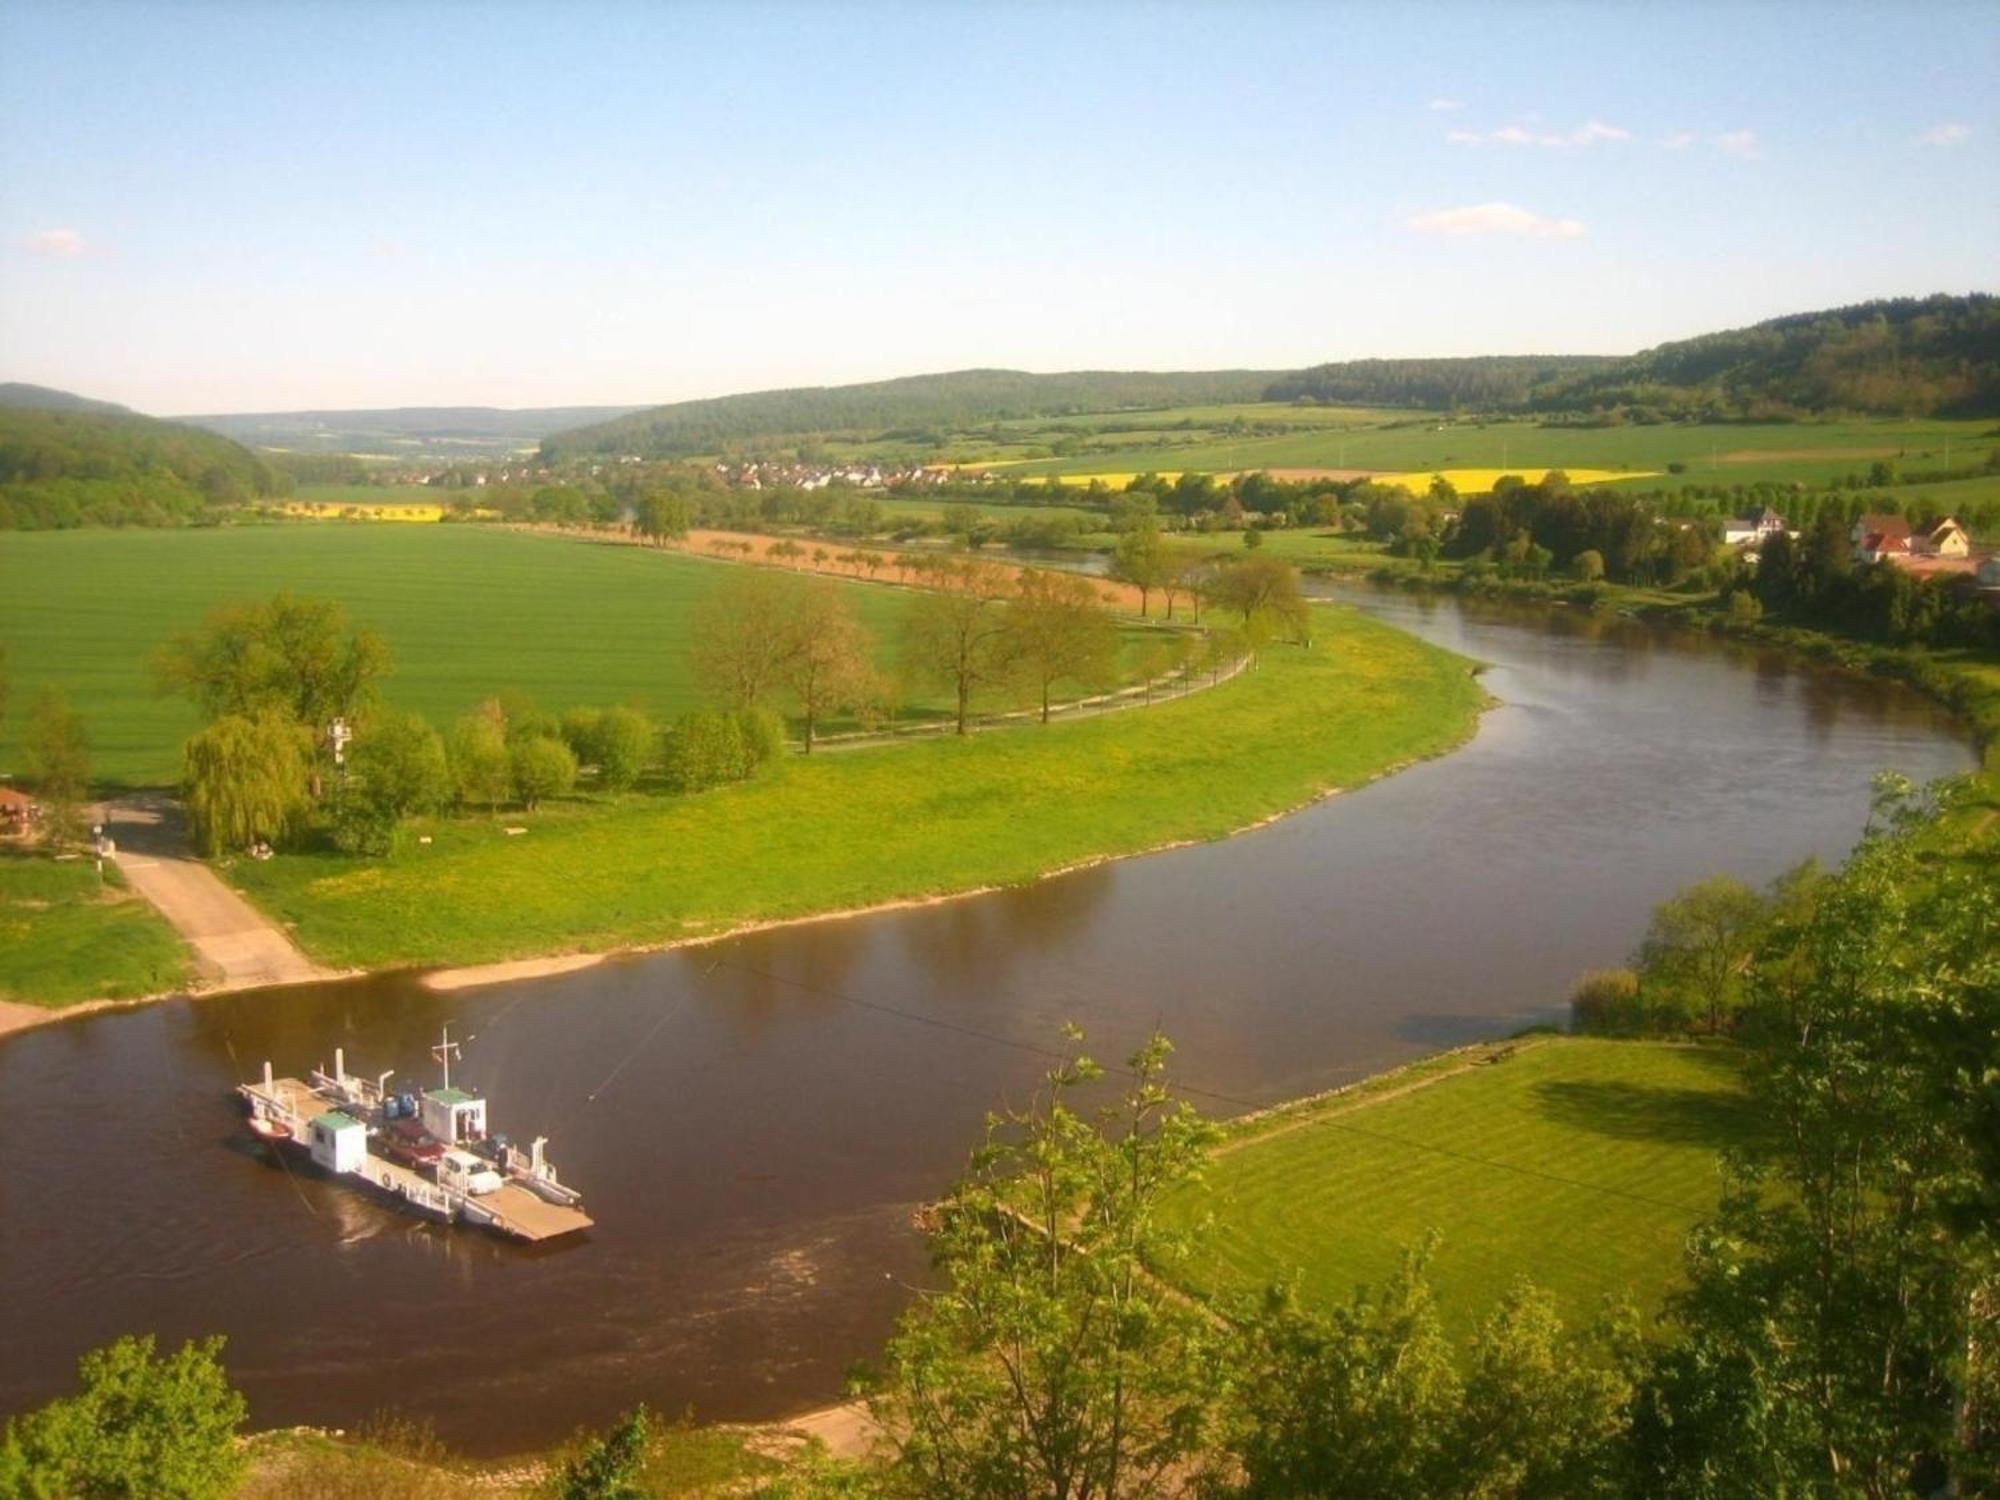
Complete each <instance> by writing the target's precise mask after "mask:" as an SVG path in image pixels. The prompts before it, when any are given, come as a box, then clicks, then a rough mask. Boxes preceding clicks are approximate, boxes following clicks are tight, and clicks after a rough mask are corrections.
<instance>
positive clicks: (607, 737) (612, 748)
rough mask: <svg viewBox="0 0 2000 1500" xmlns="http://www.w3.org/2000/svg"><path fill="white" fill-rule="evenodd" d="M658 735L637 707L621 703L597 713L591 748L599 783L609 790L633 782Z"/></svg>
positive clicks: (644, 765) (617, 788) (649, 754)
mask: <svg viewBox="0 0 2000 1500" xmlns="http://www.w3.org/2000/svg"><path fill="white" fill-rule="evenodd" d="M658 738H659V731H658V730H657V729H656V728H654V726H653V721H652V720H651V719H649V718H647V717H646V715H644V714H643V713H641V712H639V710H638V709H636V708H626V707H624V706H623V705H619V706H616V707H612V708H607V709H605V710H604V712H603V713H601V714H599V715H598V716H597V728H596V734H595V739H594V745H593V751H592V756H593V759H594V760H595V762H596V765H597V781H598V785H599V786H601V787H603V788H604V789H605V790H606V791H608V792H623V791H627V790H629V789H630V788H631V787H633V786H634V785H636V784H637V782H638V780H639V773H640V772H641V771H643V770H645V769H646V762H647V761H648V759H650V758H651V756H652V753H653V745H654V743H655V742H656V741H657V740H658Z"/></svg>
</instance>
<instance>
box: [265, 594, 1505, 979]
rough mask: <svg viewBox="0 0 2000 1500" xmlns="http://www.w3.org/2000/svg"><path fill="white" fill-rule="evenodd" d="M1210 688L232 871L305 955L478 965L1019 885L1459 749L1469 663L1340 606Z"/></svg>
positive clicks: (1470, 683) (1222, 826) (1213, 829)
mask: <svg viewBox="0 0 2000 1500" xmlns="http://www.w3.org/2000/svg"><path fill="white" fill-rule="evenodd" d="M1317 613H1318V619H1317V625H1316V638H1315V643H1314V645H1313V647H1312V648H1311V649H1310V650H1307V649H1302V648H1298V647H1283V646H1279V647H1273V648H1271V649H1270V650H1269V651H1267V652H1266V654H1265V657H1264V660H1263V662H1262V664H1261V665H1260V666H1259V667H1258V668H1257V669H1256V670H1255V671H1253V672H1246V673H1244V674H1243V675H1241V676H1240V677H1238V678H1236V679H1235V680H1233V681H1231V682H1228V683H1225V684H1223V685H1222V686H1221V687H1218V688H1214V689H1211V690H1209V691H1207V692H1202V693H1197V694H1194V695H1193V696H1190V697H1187V698H1184V699H1178V700H1174V701H1171V702H1162V703H1159V704H1156V705H1155V706H1154V707H1152V708H1149V709H1135V710H1131V711H1128V712H1124V713H1117V714H1111V715H1107V716H1105V717H1102V718H1098V719H1091V720H1084V721H1078V722H1073V723H1057V724H1054V725H1050V726H1047V727H1035V726H1027V727H1022V728H1018V729H1010V730H1005V731H1000V732H995V733H989V734H984V735H976V736H974V737H973V738H971V739H970V740H967V741H957V740H939V741H933V742H927V743H913V744H906V745H894V746H886V747H881V748H876V749H870V750H866V751H860V752H854V753H850V754H845V755H834V754H823V755H818V756H814V757H812V758H810V759H790V760H788V761H786V762H784V763H783V764H782V765H781V766H780V767H779V768H778V769H777V770H776V771H775V772H774V773H772V774H771V775H770V776H768V777H767V778H765V779H760V780H758V781H755V782H751V783H747V784H742V785H738V786H733V787H726V788H722V789H719V790H716V791H712V792H708V793H705V794H702V795H700V796H693V797H652V796H643V795H640V796H633V797H628V798H625V799H622V800H619V801H615V802H609V803H592V802H588V801H576V802H570V803H566V804H561V805H557V806H554V807H552V808H550V809H548V810H546V811H544V812H542V813H539V814H537V815H535V816H533V817H528V818H520V819H513V818H510V819H508V820H506V821H508V822H518V823H522V824H525V825H526V826H527V827H528V829H529V832H528V833H527V834H526V835H525V836H523V837H518V838H509V837H507V836H505V835H504V834H503V833H502V831H501V827H500V825H498V824H495V823H492V822H488V821H486V820H485V819H483V818H468V819H455V820H450V821H446V822H442V823H439V824H436V825H434V826H428V827H426V828H425V829H424V830H423V831H427V832H430V833H431V834H432V835H433V837H434V842H433V843H432V844H430V845H428V846H419V845H416V844H415V843H414V841H410V843H409V846H408V847H407V848H406V849H405V850H403V851H402V852H399V853H398V854H397V855H396V856H395V857H394V858H393V859H391V860H386V861H364V860H355V859H347V858H343V857H340V856H338V855H335V854H333V853H330V852H327V853H300V854H289V855H280V856H279V857H278V858H276V859H273V860H270V861H268V862H266V863H263V864H255V865H251V864H243V863H239V864H237V865H235V866H234V867H232V869H231V870H230V872H229V873H230V875H231V878H233V879H235V880H236V881H237V883H238V884H239V885H240V886H241V887H242V888H243V890H244V891H245V892H246V893H247V894H248V895H249V896H250V897H251V898H252V899H253V900H255V901H256V902H257V903H258V904H259V905H260V906H262V907H263V908H264V909H265V910H266V911H269V912H272V913H274V914H275V915H277V916H280V917H282V918H284V919H285V920H286V921H288V922H290V923H293V924H294V925H295V929H296V935H297V936H298V938H299V940H300V941H301V942H302V943H303V944H304V945H305V947H306V949H307V950H308V951H309V952H311V953H312V954H313V955H314V956H315V957H317V958H319V959H321V960H324V961H327V962H331V963H335V964H340V965H365V966H369V967H376V966H385V965H393V964H425V963H449V964H462V963H480V962H487V961H491V960H496V959H504V958H516V957H522V956H526V955H531V954H543V953H556V952H566V951H577V950H591V949H602V948H612V947H618V946H622V945H631V944H645V943H661V942H667V941H671V940H674V939H679V938H686V937H693V936H699V935H702V934H708V933H715V932H720V931H723V930H725V929H728V928H731V927H734V926H737V925H739V924H742V923H745V922H749V921H754V920H759V919H768V918H785V917H800V916H806V915H810V914H812V913H815V912H827V911H837V910H842V909H846V908H852V907H860V906H867V905H872V904H875V903H879V902H885V901H891V900H898V899H905V898H914V897H922V896H929V895H936V894H941V893H945V892H952V891H963V890H969V889H972V888H975V887H979V886H985V885H992V884H1008V883H1019V882H1025V881H1027V880H1030V879H1032V878H1034V877H1035V876H1037V875H1039V874H1042V873H1045V872H1047V871H1049V870H1053V869H1057V868H1060V867H1063V866H1067V865H1071V864H1074V863H1077V862H1079V861H1083V860H1087V859H1090V858H1093V857H1096V856H1102V855H1117V854H1129V853H1135V852H1138V851H1141V850H1145V849H1151V848H1154V847H1157V846H1159V845H1161V844H1164V843H1168V842H1171V841H1174V840H1181V839H1202V838H1216V837H1220V836H1222V835H1224V834H1227V833H1230V832H1232V831H1234V830H1236V829H1239V828H1242V827H1244V826H1245V825H1247V824H1249V823H1253V822H1255V821H1257V820H1258V819H1260V818H1263V817H1266V816H1268V815H1270V814H1273V813H1278V812H1281V811H1285V810H1288V809H1290V808H1294V807H1296V806H1298V805H1299V804H1301V803H1303V802H1305V801H1307V800H1308V799H1310V798H1311V797H1313V796H1314V795H1316V794H1318V793H1321V792H1324V791H1327V790H1330V789H1332V788H1336V787H1346V786H1354V785H1357V784H1359V783H1360V782H1362V781H1365V780H1367V779H1368V778H1369V777H1371V776H1374V775H1376V774H1378V773H1380V772H1382V771H1383V770H1385V769H1386V768H1388V767H1390V766H1392V765H1395V764H1397V763H1399V762H1402V761H1405V760H1408V759H1410V758H1412V757H1416V756H1423V755H1429V754H1435V753H1438V752H1441V751H1443V750H1446V749H1448V748H1450V747H1451V746H1453V745H1455V744H1457V743H1459V742H1460V741H1461V740H1463V739H1464V738H1465V737H1466V735H1468V734H1469V733H1470V732H1471V730H1472V728H1473V726H1474V723H1475V721H1476V717H1477V714H1478V711H1479V708H1480V706H1481V704H1482V703H1483V702H1484V696H1485V695H1484V693H1483V691H1482V690H1481V688H1480V687H1479V685H1478V683H1477V681H1476V680H1475V679H1474V678H1473V676H1472V674H1471V672H1470V671H1469V670H1468V666H1467V663H1466V662H1465V661H1463V660H1462V659H1460V658H1458V657H1455V656H1452V655H1451V654H1449V653H1447V652H1444V651H1440V650H1438V649H1437V648H1435V647H1432V646H1428V645H1426V644H1424V643H1423V642H1421V641H1418V640H1415V639H1413V638H1412V637H1410V636H1407V635H1404V634H1402V633H1401V632H1399V631H1396V630H1393V629H1391V628H1389V627H1388V626H1385V625H1380V624H1377V623H1375V622H1374V621H1371V620H1369V619H1367V618H1365V617H1364V616H1362V615H1360V614H1357V613H1355V612H1353V611H1349V610H1336V609H1321V610H1319V611H1318V612H1317Z"/></svg>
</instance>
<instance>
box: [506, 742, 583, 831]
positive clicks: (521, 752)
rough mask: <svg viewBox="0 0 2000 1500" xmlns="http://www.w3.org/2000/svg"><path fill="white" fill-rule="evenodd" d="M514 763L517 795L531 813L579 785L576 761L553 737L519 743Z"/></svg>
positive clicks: (567, 747)
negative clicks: (543, 802)
mask: <svg viewBox="0 0 2000 1500" xmlns="http://www.w3.org/2000/svg"><path fill="white" fill-rule="evenodd" d="M512 762H513V768H514V795H515V796H516V797H518V798H519V799H520V801H521V805H522V806H523V807H525V808H527V809H528V810H529V811H530V812H532V811H534V809H535V807H536V806H537V805H538V804H539V803H541V802H542V801H543V800H544V799H545V798H549V797H560V796H562V795H563V793H565V792H567V791H568V790H569V789H570V788H571V787H573V786H575V785H576V757H575V756H574V755H572V754H571V753H570V749H569V746H567V745H565V744H564V743H563V742H562V741H561V740H559V739H555V738H552V737H551V736H549V735H540V734H538V735H533V736H530V737H529V738H527V739H524V740H520V741H517V742H516V743H515V745H514V750H513V756H512Z"/></svg>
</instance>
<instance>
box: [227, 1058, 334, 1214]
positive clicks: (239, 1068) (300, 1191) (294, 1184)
mask: <svg viewBox="0 0 2000 1500" xmlns="http://www.w3.org/2000/svg"><path fill="white" fill-rule="evenodd" d="M222 1045H223V1046H225V1047H227V1048H228V1049H229V1061H230V1063H231V1064H232V1065H233V1066H234V1067H235V1069H236V1073H237V1076H238V1077H241V1076H242V1073H243V1059H242V1058H240V1057H238V1056H237V1055H236V1039H235V1038H234V1037H232V1036H231V1035H230V1034H229V1033H228V1032H226V1031H225V1032H223V1034H222ZM271 1155H273V1156H275V1157H277V1158H278V1165H279V1166H281V1167H283V1168H284V1169H285V1181H286V1182H287V1183H288V1184H290V1186H291V1189H292V1191H293V1192H294V1193H296V1194H297V1195H298V1199H299V1202H301V1203H303V1204H304V1205H305V1209H306V1212H307V1213H309V1214H311V1215H312V1216H313V1217H314V1218H315V1219H317V1218H318V1217H319V1210H318V1209H316V1208H314V1207H313V1205H312V1199H310V1198H308V1197H307V1196H306V1190H305V1189H304V1188H302V1187H300V1186H299V1180H298V1178H296V1177H294V1176H293V1175H292V1164H291V1163H290V1162H288V1161H286V1160H285V1153H284V1152H283V1151H280V1150H278V1149H276V1148H275V1147H274V1148H273V1149H272V1151H271Z"/></svg>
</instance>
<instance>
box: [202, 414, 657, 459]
mask: <svg viewBox="0 0 2000 1500" xmlns="http://www.w3.org/2000/svg"><path fill="white" fill-rule="evenodd" d="M635 410H637V408H636V407H630V406H546V407H534V408H523V409H508V408H504V407H495V406H399V407H388V408H384V409H381V410H375V411H274V412H242V413H229V414H223V415H217V416H199V417H182V418H180V419H179V420H181V421H183V422H189V423H192V424H193V425H195V426H197V427H205V428H207V429H208V430H209V431H210V432H219V433H221V434H222V435H223V436H224V437H229V438H234V439H235V440H236V441H237V442H239V443H243V444H245V445H247V446H249V447H253V448H282V449H285V450H287V451H289V452H294V453H361V454H368V455H376V454H381V455H387V456H391V457H396V458H408V459H413V460H414V459H454V458H497V457H502V456H504V455H506V454H509V453H515V452H519V451H521V450H523V449H529V448H533V447H534V446H535V445H536V444H537V443H539V442H540V441H541V440H542V439H543V438H545V437H547V436H548V435H549V434H550V433H552V432H559V431H561V430H562V429H564V428H566V427H582V426H585V425H588V424H591V423H597V422H607V421H610V420H611V419H613V418H615V417H622V416H624V415H625V414H626V413H627V412H630V411H635Z"/></svg>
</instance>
